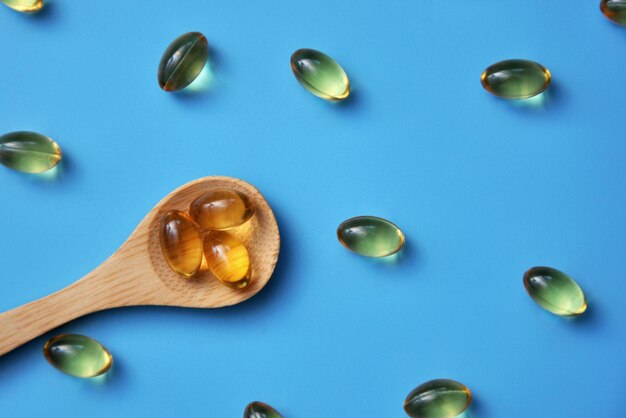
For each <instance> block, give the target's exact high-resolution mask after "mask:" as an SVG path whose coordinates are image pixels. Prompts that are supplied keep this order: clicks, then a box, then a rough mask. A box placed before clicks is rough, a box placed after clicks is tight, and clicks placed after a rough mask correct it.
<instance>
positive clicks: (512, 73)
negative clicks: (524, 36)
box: [480, 59, 552, 99]
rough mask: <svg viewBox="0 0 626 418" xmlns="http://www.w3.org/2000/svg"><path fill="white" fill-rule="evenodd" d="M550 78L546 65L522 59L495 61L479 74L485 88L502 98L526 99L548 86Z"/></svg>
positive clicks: (541, 91)
mask: <svg viewBox="0 0 626 418" xmlns="http://www.w3.org/2000/svg"><path fill="white" fill-rule="evenodd" d="M551 79H552V76H551V75H550V71H548V69H547V68H546V67H544V66H543V65H541V64H539V63H537V62H534V61H530V60H522V59H512V60H505V61H500V62H497V63H495V64H493V65H491V66H489V67H487V69H486V70H485V71H483V73H482V75H481V76H480V81H481V83H482V85H483V87H484V88H485V90H487V91H488V92H489V93H491V94H493V95H495V96H498V97H501V98H503V99H528V98H530V97H533V96H536V95H538V94H541V93H543V92H544V91H546V89H547V88H548V86H550V81H551Z"/></svg>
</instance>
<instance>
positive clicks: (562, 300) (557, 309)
mask: <svg viewBox="0 0 626 418" xmlns="http://www.w3.org/2000/svg"><path fill="white" fill-rule="evenodd" d="M524 287H525V288H526V291H527V292H528V294H529V295H530V297H531V298H533V300H534V301H535V302H537V304H538V305H539V306H541V307H542V308H543V309H545V310H546V311H548V312H552V313H553V314H556V315H560V316H576V315H580V314H582V313H583V312H585V311H586V310H587V300H586V298H585V294H584V293H583V291H582V289H581V288H580V286H579V285H578V283H576V281H575V280H574V279H572V278H571V277H570V276H568V275H567V274H565V273H563V272H562V271H559V270H557V269H554V268H552V267H533V268H531V269H529V270H528V271H527V272H526V273H524Z"/></svg>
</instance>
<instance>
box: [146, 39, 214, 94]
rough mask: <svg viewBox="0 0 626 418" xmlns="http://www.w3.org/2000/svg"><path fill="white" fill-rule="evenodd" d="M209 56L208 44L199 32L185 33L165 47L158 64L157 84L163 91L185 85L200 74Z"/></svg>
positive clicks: (174, 89) (178, 88)
mask: <svg viewBox="0 0 626 418" xmlns="http://www.w3.org/2000/svg"><path fill="white" fill-rule="evenodd" d="M208 56H209V44H208V42H207V39H206V38H205V37H204V35H203V34H201V33H199V32H189V33H185V34H183V35H181V36H179V37H178V38H176V39H174V41H173V42H172V43H171V44H170V45H169V46H168V47H167V49H166V50H165V52H164V53H163V57H162V58H161V62H160V64H159V72H158V81H159V86H160V87H161V88H162V89H163V90H165V91H176V90H181V89H184V88H185V87H187V86H188V85H189V84H191V82H192V81H193V80H195V79H196V77H198V75H200V72H201V71H202V69H203V68H204V65H205V64H206V61H207V59H208Z"/></svg>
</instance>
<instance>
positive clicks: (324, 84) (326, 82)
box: [291, 48, 350, 101]
mask: <svg viewBox="0 0 626 418" xmlns="http://www.w3.org/2000/svg"><path fill="white" fill-rule="evenodd" d="M291 70H292V71H293V74H294V75H295V76H296V79H297V80H298V81H299V82H300V84H302V86H303V87H304V88H305V89H307V90H308V91H310V92H311V93H313V94H314V95H316V96H317V97H321V98H322V99H326V100H331V101H336V100H343V99H345V98H347V97H348V96H349V95H350V80H348V76H347V75H346V72H345V71H344V70H343V68H341V66H340V65H339V64H337V62H336V61H335V60H334V59H332V58H331V57H329V56H328V55H326V54H324V53H322V52H320V51H316V50H314V49H307V48H305V49H298V50H297V51H296V52H294V53H293V54H292V55H291Z"/></svg>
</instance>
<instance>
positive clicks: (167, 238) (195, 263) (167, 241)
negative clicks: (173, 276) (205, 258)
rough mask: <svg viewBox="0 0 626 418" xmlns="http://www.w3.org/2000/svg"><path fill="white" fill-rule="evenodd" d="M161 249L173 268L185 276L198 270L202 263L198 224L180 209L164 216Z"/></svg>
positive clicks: (189, 275)
mask: <svg viewBox="0 0 626 418" xmlns="http://www.w3.org/2000/svg"><path fill="white" fill-rule="evenodd" d="M159 238H160V241H161V250H162V251H163V256H164V257H165V260H167V263H168V264H169V265H170V267H171V268H172V270H174V271H175V272H177V273H179V274H182V275H183V276H185V277H191V276H193V275H194V274H196V273H197V272H198V269H199V268H200V265H201V264H202V237H201V236H200V231H199V230H198V227H197V225H196V224H195V223H194V222H193V220H191V219H190V218H189V217H188V216H187V215H185V214H184V213H183V212H180V211H178V210H172V211H169V212H167V213H166V214H165V216H163V219H162V221H161V230H160V236H159Z"/></svg>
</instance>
